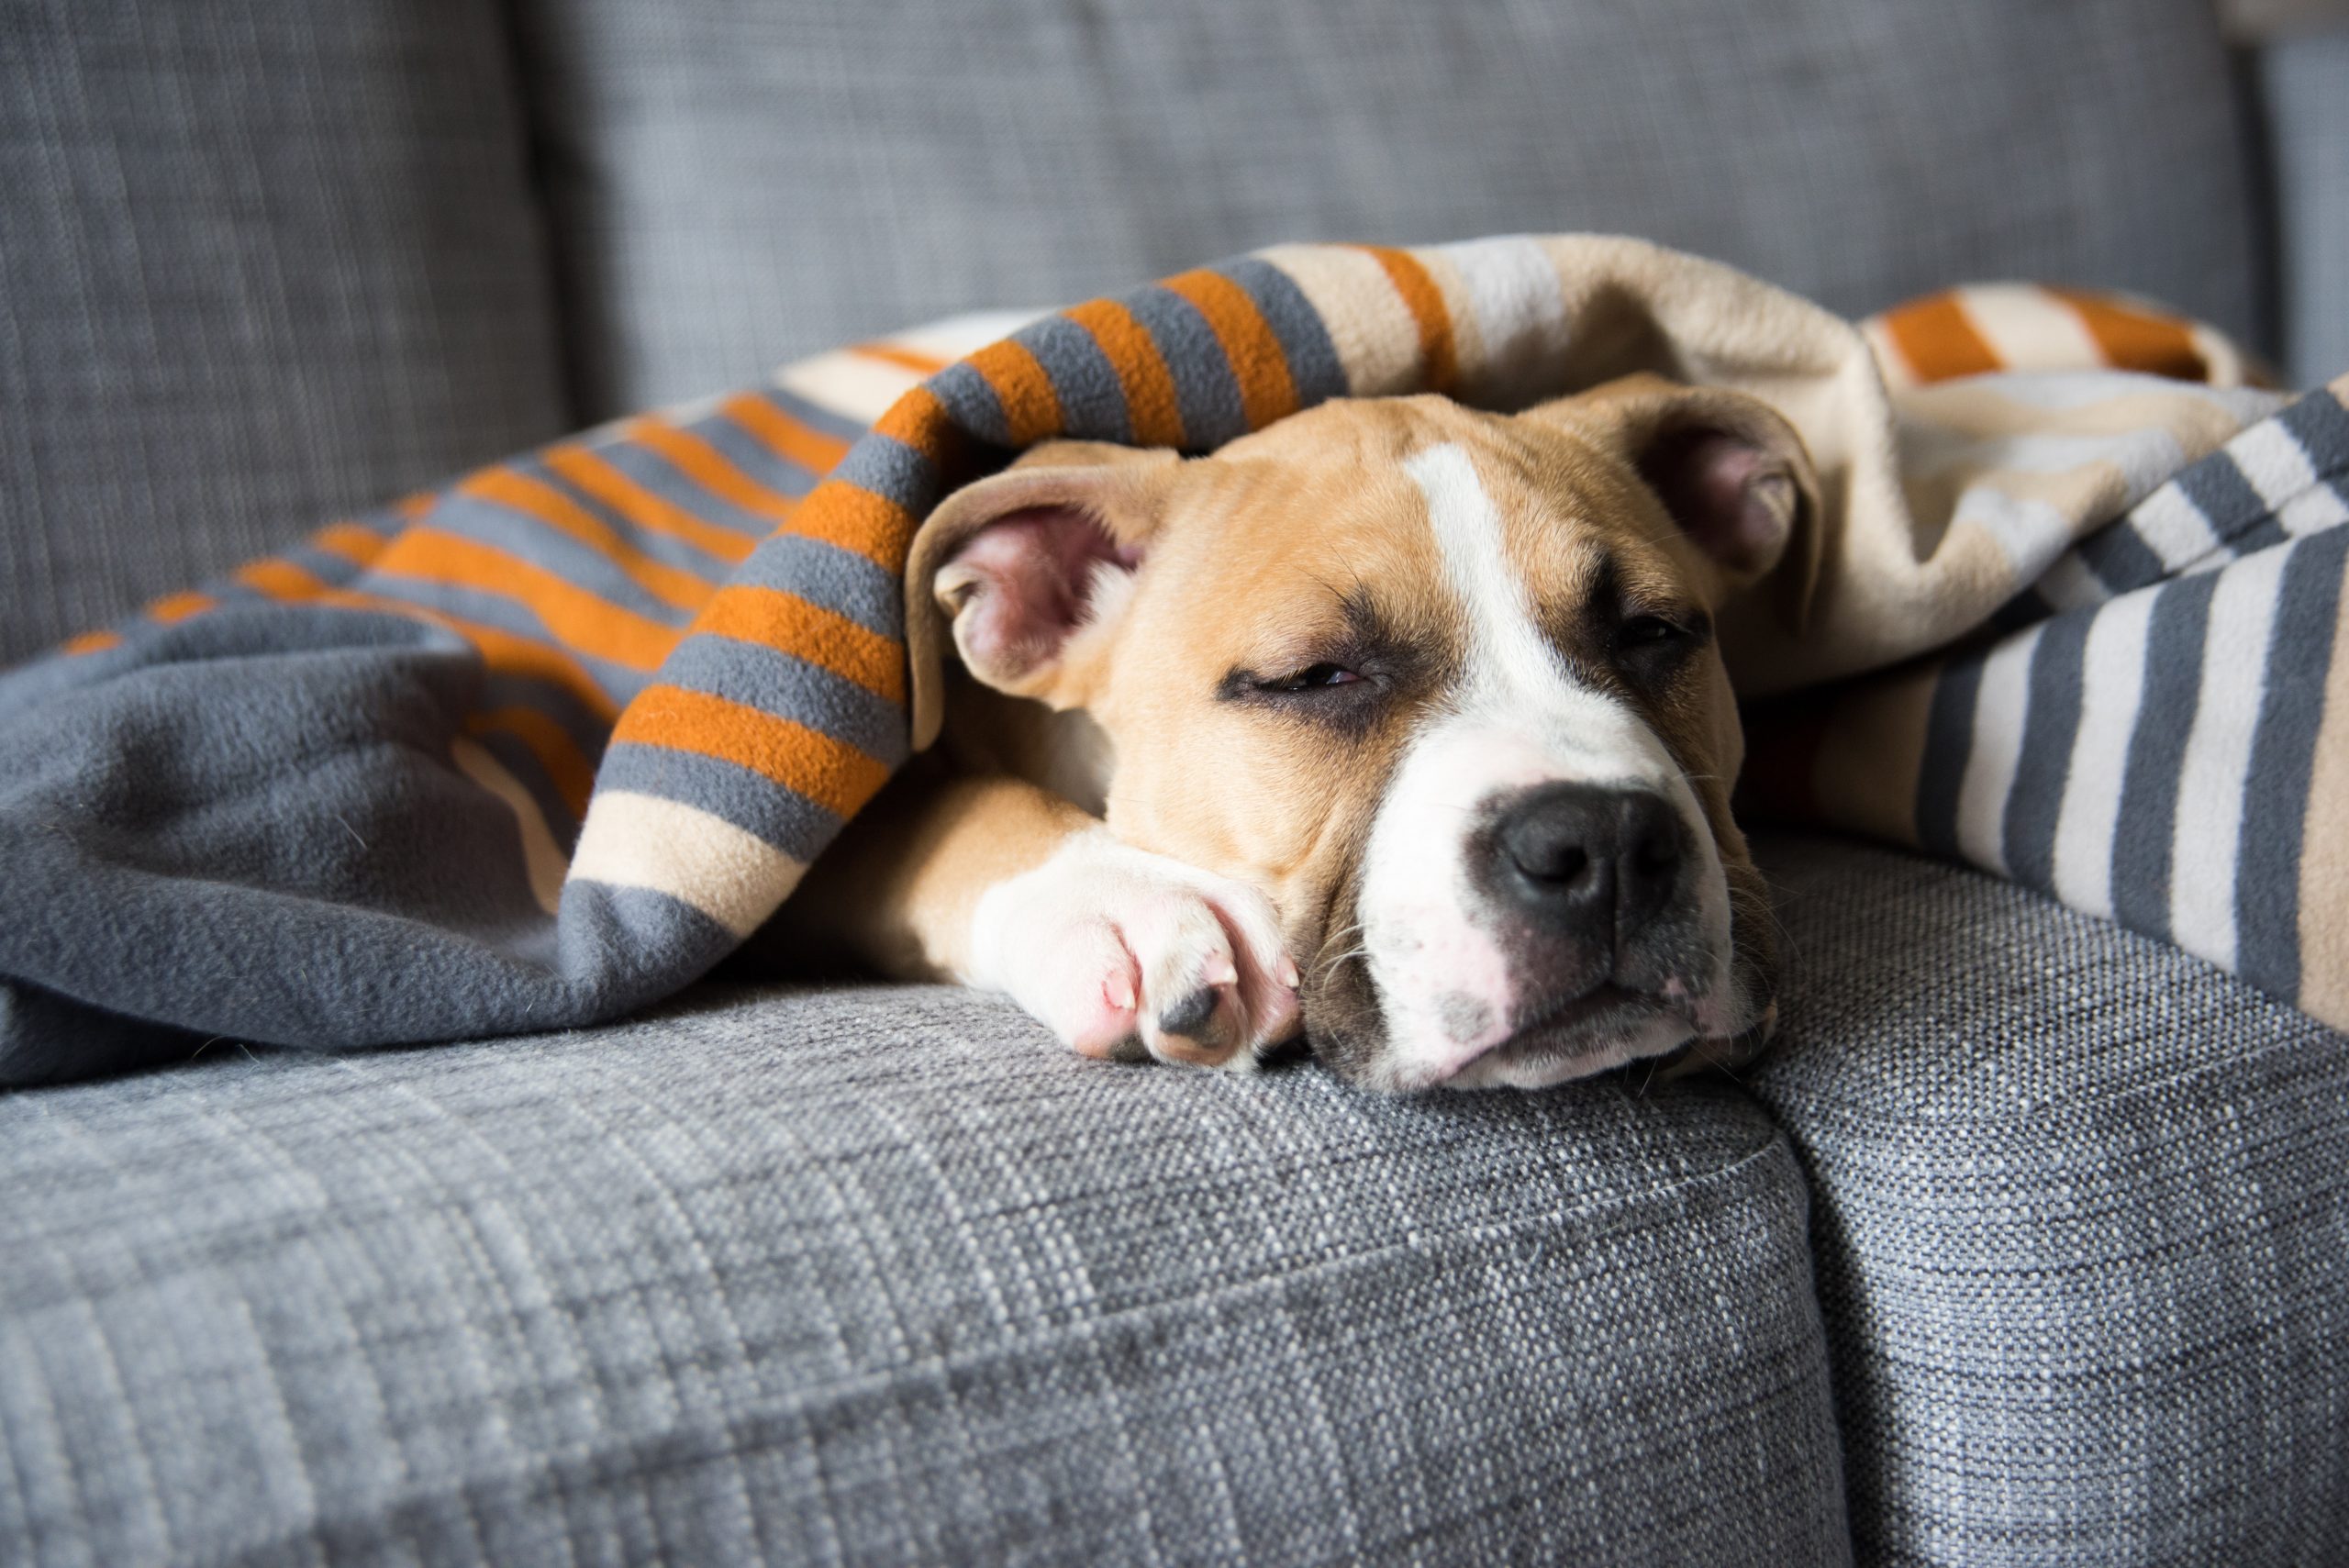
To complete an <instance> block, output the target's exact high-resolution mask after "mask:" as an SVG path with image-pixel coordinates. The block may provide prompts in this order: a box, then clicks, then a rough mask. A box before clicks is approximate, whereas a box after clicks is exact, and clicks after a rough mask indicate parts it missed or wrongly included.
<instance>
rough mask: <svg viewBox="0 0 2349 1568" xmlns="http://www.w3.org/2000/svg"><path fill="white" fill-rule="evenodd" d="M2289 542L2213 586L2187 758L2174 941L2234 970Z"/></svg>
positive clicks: (2175, 866) (2173, 897)
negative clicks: (2255, 757)
mask: <svg viewBox="0 0 2349 1568" xmlns="http://www.w3.org/2000/svg"><path fill="white" fill-rule="evenodd" d="M2291 553H2292V552H2291V550H2288V549H2287V550H2260V551H2257V552H2256V553H2254V554H2252V555H2249V556H2246V557H2244V558H2243V560H2241V561H2239V562H2235V563H2234V564H2233V565H2232V567H2230V568H2229V569H2228V571H2227V572H2226V573H2225V574H2224V575H2222V576H2221V577H2220V579H2219V581H2218V583H2217V584H2216V585H2215V586H2214V587H2213V588H2212V590H2211V593H2210V628H2209V630H2208V631H2207V632H2205V634H2204V638H2203V643H2202V689H2201V692H2200V694H2199V696H2198V697H2197V698H2196V700H2195V708H2194V728H2193V729H2192V730H2191V731H2189V732H2188V737H2187V741H2186V756H2185V759H2184V761H2183V762H2181V764H2180V765H2179V769H2178V779H2177V817H2176V828H2175V830H2174V836H2173V838H2172V840H2171V847H2170V872H2169V927H2170V937H2171V940H2174V941H2176V943H2177V945H2178V946H2180V947H2182V948H2184V949H2185V950H2186V951H2188V952H2192V953H2199V954H2200V955H2201V956H2202V957H2204V958H2207V959H2209V960H2210V962H2213V963H2219V964H2223V965H2225V966H2226V967H2227V968H2229V969H2232V968H2233V967H2234V965H2235V849H2236V845H2237V843H2238V841H2239V840H2240V839H2241V837H2242V833H2243V777H2244V775H2245V774H2246V773H2249V772H2250V770H2251V745H2252V740H2253V738H2254V735H2255V734H2256V733H2257V731H2258V728H2259V700H2260V694H2261V692H2262V690H2263V689H2264V687H2265V686H2266V665H2267V638H2268V633H2269V630H2270V629H2271V628H2272V627H2273V625H2274V623H2275V618H2276V592H2277V584H2278V583H2280V582H2281V580H2282V577H2283V570H2284V561H2285V558H2286V557H2287V556H2288V555H2290V554H2291Z"/></svg>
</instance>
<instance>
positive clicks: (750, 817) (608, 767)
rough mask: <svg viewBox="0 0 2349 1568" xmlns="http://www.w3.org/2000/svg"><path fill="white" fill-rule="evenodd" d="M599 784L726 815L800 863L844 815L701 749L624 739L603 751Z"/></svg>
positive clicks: (820, 847)
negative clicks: (685, 748)
mask: <svg viewBox="0 0 2349 1568" xmlns="http://www.w3.org/2000/svg"><path fill="white" fill-rule="evenodd" d="M596 789H597V790H599V791H601V790H607V789H622V790H629V791H633V792H635V793H637V794H640V795H659V796H660V797H661V798H662V799H663V800H674V801H679V802H682V803H683V804H685V805H686V806H694V807H696V808H697V809H699V810H702V811H707V812H708V813H710V814H711V815H712V816H715V817H724V818H725V819H726V820H727V821H729V822H731V823H732V824H734V826H735V827H737V828H741V829H742V831H744V832H745V833H749V834H751V835H752V836H753V837H755V838H758V839H762V840H765V841H766V842H767V843H770V844H772V845H774V847H775V848H776V849H778V850H781V851H783V852H784V853H785V854H786V855H789V856H791V857H792V858H793V859H795V860H799V861H812V860H814V859H815V858H816V856H817V855H818V854H819V853H821V852H822V851H823V848H824V846H825V845H827V844H829V843H830V842H831V841H832V840H833V838H834V836H836V835H837V834H838V833H839V832H840V830H841V819H840V817H836V816H834V815H833V814H832V813H831V812H829V811H827V810H826V809H824V807H822V806H818V805H817V804H816V803H815V802H814V801H812V800H809V799H808V798H807V796H806V795H800V794H798V793H796V792H795V791H792V790H788V789H785V788H784V787H783V786H782V785H781V784H777V783H775V782H774V780H773V779H771V778H768V777H767V776H766V775H765V774H763V773H752V772H751V770H750V769H748V768H745V767H741V766H739V765H737V764H736V763H733V762H724V761H721V760H720V759H718V758H716V757H705V756H703V755H702V754H701V753H700V752H698V751H672V750H671V749H670V748H668V747H666V746H644V745H638V744H636V743H634V742H632V741H627V740H623V741H620V742H618V743H617V744H615V745H614V746H613V747H612V749H611V750H610V751H607V752H606V753H604V766H603V768H602V770H601V771H600V772H598V773H596Z"/></svg>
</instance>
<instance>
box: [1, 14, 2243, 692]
mask: <svg viewBox="0 0 2349 1568" xmlns="http://www.w3.org/2000/svg"><path fill="white" fill-rule="evenodd" d="M2208 4H2209V0H2069V3H2067V4H2065V5H2060V6H2049V5H2045V4H2043V0H1965V3H1963V4H1954V3H1952V0H1743V3H1741V4H1723V3H1721V0H1636V3H1631V0H1558V3H1543V0H1474V3H1471V0H1459V3H1431V0H1279V3H1277V4H1273V3H1267V0H788V3H785V0H659V3H657V4H647V3H645V0H507V5H506V6H504V7H499V6H490V5H484V4H482V3H480V0H335V3H334V4H332V5H323V4H317V3H314V0H74V3H73V4H72V5H67V4H63V3H62V0H56V3H52V4H50V5H47V6H33V7H25V6H17V7H12V8H9V9H6V10H5V11H0V661H5V660H6V659H9V658H11V657H14V656H17V655H21V654H24V653H27V652H29V651H34V650H36V649H38V648H39V647H41V646H43V645H46V644H48V643H49V642H50V641H52V640H54V639H57V638H58V637H60V636H61V635H64V634H67V633H70V632H72V631H74V630H78V629H81V628H83V627H86V626H90V625H93V624H96V623H99V622H102V621H104V620H105V619H106V618H109V617H112V616H113V615H115V614H117V613H118V612H120V611H122V610H124V609H127V608H128V607H130V606H133V605H135V604H137V603H138V602H139V600H140V599H141V598H144V597H146V596H148V595H153V594H157V593H161V592H163V591H165V590H168V589H172V588H175V587H179V586H182V585H184V584H188V583H191V582H193V581H195V580H196V579H198V578H200V577H202V576H204V575H206V573H212V572H216V571H218V570H221V569H223V568H225V567H227V566H228V565H231V564H233V563H234V562H237V561H238V560H239V559H241V558H243V557H245V556H248V555H250V554H253V553H257V552H259V551H261V550H264V549H268V548H272V547H274V546H277V545H280V544H283V543H284V541H286V540H287V539H291V538H292V537H294V536H295V534H297V533H298V532H299V531H301V530H302V529H304V528H307V527H309V526H312V525H314V524H316V523H317V522H319V521H322V520H325V519H326V518H327V517H328V516H330V515H331V514H332V513H333V512H334V511H335V510H336V509H338V508H343V507H349V506H358V505H361V504H363V503H366V502H369V501H372V500H376V499H381V498H384V497H386V496H388V495H393V494H396V493H398V492H400V491H402V490H404V489H406V488H407V487H409V486H412V485H417V484H426V483H429V482H430V481H432V480H434V479H437V478H440V477H441V476H442V475H444V474H446V473H449V472H451V470H454V469H457V468H460V467H462V466H464V465H466V464H469V463H472V462H475V461H479V460H483V459H487V458H490V457H493V456H495V455H496V454H498V453H499V452H501V451H504V450H510V449H513V448H516V447H518V446H522V445H526V444H528V443H529V442H531V441H533V440H536V439H541V438H544V437H547V436H550V435H551V434H553V433H555V432H556V431H557V430H558V429H560V428H562V427H564V426H566V425H568V424H573V423H576V422H579V421H581V420H584V419H586V418H590V417H601V416H605V415H608V414H612V413H616V412H619V411H621V410H624V409H628V408H631V407H638V406H646V405H650V404H655V403H660V402H663V401H667V400H671V399H674V398H678V397H682V396H687V395H695V394H698V393H701V392H704V391H707V390H709V389H712V388H715V387H719V386H723V385H727V384H733V383H739V382H742V381H746V380H749V379H751V378H752V377H755V376H757V375H759V374H761V373H763V372H764V371H765V370H766V369H768V368H769V367H770V366H772V365H773V364H774V363H776V362H777V361H781V360H782V359H784V358H786V357H788V356H790V355H793V354H796V353H798V352H801V351H804V350H809V349H812V348H815V347H818V346H820V345H825V344H829V343H831V342H834V341H837V340H839V339H842V338H844V337H848V336H852V335H856V334H862V333H866V332H872V331H877V330H882V329H885V328H889V327H892V326H895V325H899V324H903V323H906V322H908V321H912V320H917V319H919V318H922V317H928V316H931V315H935V314H939V313H942V312H946V311H951V310H958V309H963V308H968V307H973V306H996V305H1007V304H1036V305H1049V304H1053V303H1057V302H1062V301H1066V300H1069V299H1073V298H1079V297H1083V296H1085V295H1091V294H1094V293H1097V292H1100V291H1102V290H1105V289H1115V288H1119V287H1124V286H1129V285H1130V284H1135V283H1137V282H1139V281H1141V280H1144V279H1147V278H1149V277H1152V276H1154V275H1157V274H1160V273H1163V272H1169V271H1173V270H1175V269H1178V268H1181V267H1183V266H1186V265H1189V264H1191V263H1193V262H1196V261H1205V260H1209V259H1212V258H1214V257H1217V256H1219V255H1224V254H1228V253H1230V252H1233V251H1236V250H1244V249H1247V248H1249V247H1252V246H1255V245H1260V244H1264V243H1267V242H1270V241H1273V240H1276V239H1292V238H1295V239H1316V238H1364V239H1394V240H1404V241H1417V240H1428V239H1445V238H1458V237H1465V236H1470V235H1475V234H1481V233H1491V232H1497V231H1505V230H1511V229H1559V228H1602V229H1621V230H1629V231H1632V232H1637V233H1642V234H1646V235H1650V236H1653V237H1654V238H1656V239H1663V240H1664V241H1667V242H1669V243H1672V244H1676V245H1681V246H1685V247H1687V248H1690V249H1693V250H1700V251H1705V252H1709V253H1710V254H1713V255H1717V256H1720V257H1724V258H1726V259H1728V260H1730V261H1736V262H1738V263H1740V264H1742V265H1744V266H1747V267H1750V268H1752V269H1753V270H1755V271H1756V272H1761V273H1763V274H1765V275H1766V276H1769V277H1772V278H1775V279H1777V280H1779V281H1782V282H1784V283H1786V284H1790V285H1791V286H1793V287H1795V288H1797V289H1800V290H1803V291H1806V292H1808V293H1810V294H1812V295H1816V296H1817V297H1819V298H1820V299H1822V300H1824V301H1826V302H1828V303H1829V304H1831V305H1833V306H1839V307H1841V308H1843V309H1846V310H1851V311H1861V310H1865V309H1868V308H1871V307H1873V306H1877V305H1880V304H1883V303H1886V302H1887V301H1889V300H1891V299H1893V298H1895V297H1898V296H1899V295H1904V294H1907V293H1909V292H1912V291H1915V290H1919V289H1923V288H1926V287H1930V286H1933V285H1936V284H1942V283H1945V282H1947V281H1949V280H1951V279H1953V278H1982V277H1998V276H2015V275H2020V276H2030V277H2040V278H2051V279H2065V280H2074V281H2079V282H2085V283H2091V284H2107V285H2118V286H2121V287H2127V288H2135V289H2141V290H2143V291H2145V292H2147V293H2150V294H2154V295H2160V296H2162V297H2164V298H2165V299H2168V300H2171V301H2174V302H2176V303H2177V304H2180V305H2182V306H2186V307H2187V308H2188V309H2191V310H2194V311H2196V312H2199V313H2200V314H2202V315H2205V316H2207V317H2211V318H2213V319H2215V320H2217V321H2219V322H2220V323H2221V324H2222V325H2225V326H2228V327H2230V328H2238V329H2243V328H2251V327H2253V326H2254V324H2255V323H2256V322H2257V321H2258V320H2259V319H2260V317H2261V314H2262V311H2263V310H2264V309H2265V308H2266V302H2265V301H2264V300H2263V299H2262V297H2261V291H2260V286H2259V271H2258V264H2257V261H2256V258H2257V256H2258V255H2259V250H2258V247H2257V244H2256V242H2255V241H2256V229H2255V226H2254V202H2253V198H2252V195H2251V194H2250V187H2251V185H2252V184H2253V182H2252V181H2251V180H2250V179H2248V178H2247V176H2246V166H2247V154H2246V149H2245V144H2244V139H2243V136H2242V133H2241V130H2240V128H2239V125H2238V121H2237V117H2236V100H2235V98H2234V95H2233V93H2232V85H2231V83H2230V79H2229V72H2228V61H2227V57H2226V55H2225V52H2224V50H2223V49H2222V48H2221V44H2220V41H2219V39H2218V36H2217V32H2216V28H2215V24H2214V23H2213V20H2212V18H2211V16H2210V11H2209V8H2208Z"/></svg>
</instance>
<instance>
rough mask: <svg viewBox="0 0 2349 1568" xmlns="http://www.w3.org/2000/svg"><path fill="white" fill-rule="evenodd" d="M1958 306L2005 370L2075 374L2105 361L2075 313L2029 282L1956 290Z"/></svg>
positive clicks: (2093, 338) (1981, 285)
mask: <svg viewBox="0 0 2349 1568" xmlns="http://www.w3.org/2000/svg"><path fill="white" fill-rule="evenodd" d="M1957 300H1958V305H1959V306H1960V307H1961V308H1962V309H1963V310H1964V311H1965V316H1966V319H1968V320H1970V321H1972V322H1973V323H1974V329H1975V330H1976V332H1979V333H1980V334H1981V335H1982V339H1983V341H1985V342H1987V343H1988V344H1989V345H1990V351H1991V352H1993V353H1995V354H1997V355H1998V358H1999V360H2000V361H2003V362H2004V363H2005V365H2006V367H2007V368H2008V369H2009V370H2074V369H2079V368H2083V367H2087V366H2094V365H2100V364H2102V363H2104V352H2103V350H2100V349H2099V348H2098V347H2097V342H2096V339H2095V337H2094V336H2093V335H2091V334H2090V333H2089V331H2088V328H2087V323H2086V322H2084V321H2082V320H2081V319H2080V317H2079V313H2078V312H2077V311H2075V310H2074V309H2073V308H2072V307H2071V306H2068V305H2065V303H2064V302H2063V301H2062V300H2060V299H2057V298H2056V297H2055V296H2054V295H2051V294H2049V293H2048V292H2047V291H2046V290H2044V289H2040V288H2034V287H2032V285H2031V284H1977V285H1976V286H1974V287H1972V288H1964V289H1960V290H1958V293H1957Z"/></svg>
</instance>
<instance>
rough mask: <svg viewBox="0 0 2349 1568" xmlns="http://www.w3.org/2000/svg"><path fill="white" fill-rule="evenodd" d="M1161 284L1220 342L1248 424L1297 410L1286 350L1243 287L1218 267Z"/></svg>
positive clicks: (1256, 426)
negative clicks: (1189, 307) (1187, 305)
mask: <svg viewBox="0 0 2349 1568" xmlns="http://www.w3.org/2000/svg"><path fill="white" fill-rule="evenodd" d="M1165 286H1166V287H1168V288H1170V289H1172V290H1173V291H1174V292H1175V293H1176V294H1179V295H1182V296H1183V297H1184V298H1185V299H1187V300H1189V301H1190V302H1191V304H1192V305H1193V306H1197V309H1198V312H1199V314H1200V315H1201V316H1204V317H1207V318H1208V327H1210V328H1213V329H1214V332H1215V338H1216V341H1217V342H1219V343H1220V344H1222V345H1223V357H1224V358H1225V359H1227V360H1229V361H1231V373H1232V375H1233V376H1234V377H1235V378H1236V379H1237V380H1238V381H1239V383H1240V406H1241V408H1242V409H1243V410H1245V411H1246V413H1247V416H1248V428H1250V429H1252V430H1261V429H1263V428H1264V427H1265V426H1267V425H1269V424H1271V423H1272V422H1273V421H1274V420H1275V419H1280V418H1285V417H1287V416H1289V415H1291V414H1294V413H1296V412H1297V384H1296V383H1294V382H1293V381H1291V380H1290V379H1289V373H1288V355H1287V354H1286V352H1285V351H1284V350H1282V348H1281V340H1280V339H1279V338H1277V337H1276V336H1275V335H1274V332H1273V328H1272V326H1271V324H1270V323H1268V322H1267V321H1265V319H1264V312H1262V311H1260V310H1258V309H1257V308H1256V302H1255V301H1254V300H1253V299H1251V298H1250V297H1249V296H1248V291H1247V290H1246V289H1243V288H1241V286H1240V285H1239V284H1235V283H1233V282H1232V281H1231V280H1230V278H1227V277H1225V276H1224V275H1223V274H1222V273H1221V272H1208V271H1206V270H1204V269H1202V270H1201V271H1198V272H1184V273H1182V274H1180V275H1179V276H1176V277H1172V278H1169V279H1167V280H1166V284H1165Z"/></svg>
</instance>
